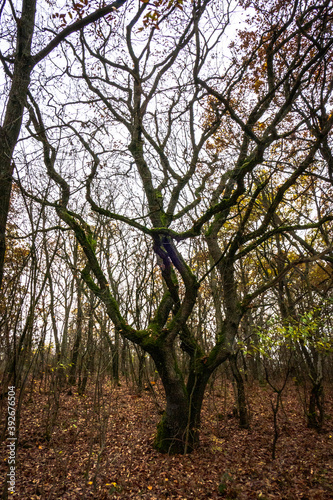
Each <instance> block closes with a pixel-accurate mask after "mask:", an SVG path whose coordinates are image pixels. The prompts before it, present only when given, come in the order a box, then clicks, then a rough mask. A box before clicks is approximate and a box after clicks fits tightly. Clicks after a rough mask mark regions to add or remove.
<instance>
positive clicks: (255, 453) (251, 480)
mask: <svg viewBox="0 0 333 500" xmlns="http://www.w3.org/2000/svg"><path fill="white" fill-rule="evenodd" d="M217 385H219V387H218V388H217ZM153 387H154V391H153V392H151V391H143V392H142V394H141V395H138V394H137V393H136V392H135V391H134V390H133V389H131V388H128V387H127V386H126V384H125V383H124V384H122V385H121V386H120V387H118V386H117V387H114V386H111V385H109V386H107V385H104V386H103V391H102V390H101V387H100V386H96V387H95V388H94V387H93V388H90V389H89V390H88V391H87V395H86V396H83V397H80V396H78V395H77V394H76V393H75V392H73V394H72V395H69V394H68V391H67V390H66V391H64V392H63V393H62V394H61V395H60V400H59V409H58V411H57V402H56V401H55V400H54V395H52V394H44V393H43V390H42V389H41V388H40V387H39V383H38V382H37V383H35V385H32V386H30V387H28V388H27V389H26V391H25V396H24V399H23V404H22V411H21V422H20V441H19V446H18V449H17V456H16V488H15V491H16V493H15V494H14V495H9V498H14V497H16V498H19V499H22V500H25V499H58V498H62V499H90V498H92V499H100V500H103V499H124V500H126V499H147V500H148V499H149V500H154V499H155V500H163V499H178V500H186V499H198V500H201V499H219V498H235V499H240V500H246V499H260V500H265V499H266V500H268V499H285V500H296V499H303V500H312V499H318V500H326V499H327V500H328V499H333V395H332V391H331V392H330V391H329V389H328V388H327V390H326V403H325V413H326V420H325V425H324V429H323V430H322V432H321V433H317V432H316V431H314V430H311V429H308V428H307V427H306V422H305V419H304V410H303V407H302V403H301V400H302V398H301V392H300V390H296V389H297V388H296V387H295V386H294V385H293V384H290V385H289V386H288V387H287V388H286V390H285V392H284V393H283V407H282V409H281V410H280V412H279V415H278V421H279V427H280V437H279V440H278V442H277V448H276V459H275V460H272V440H273V413H272V408H271V400H272V390H271V389H270V388H269V386H263V387H261V386H259V385H256V384H253V385H252V387H250V388H248V398H249V408H250V410H251V427H250V429H248V430H241V429H239V427H238V424H237V419H236V418H235V417H234V416H233V413H232V407H233V401H234V396H233V391H232V386H231V384H229V383H226V382H224V383H219V384H217V383H215V385H214V389H212V388H210V389H209V390H208V392H207V397H206V399H205V403H204V408H203V413H202V432H201V444H200V447H199V448H198V449H197V450H195V451H194V452H193V453H192V454H190V455H187V456H184V455H176V456H168V455H161V454H159V453H157V452H156V451H154V449H153V447H152V441H153V436H154V433H155V430H156V425H157V423H158V421H159V419H160V416H161V415H160V413H161V412H160V409H161V408H163V391H162V389H161V387H159V384H156V385H155V386H153ZM4 409H5V411H2V426H1V429H3V423H4V417H5V414H6V407H5V408H4ZM47 434H49V439H48V440H47V439H46V436H47ZM7 443H8V441H5V442H3V443H2V444H1V456H2V457H3V458H2V459H1V469H0V470H1V476H2V478H4V477H6V473H7V470H6V467H7V466H6V464H7V460H8V458H7V457H8V448H7ZM2 489H3V486H2ZM2 489H1V491H2ZM2 498H4V497H2Z"/></svg>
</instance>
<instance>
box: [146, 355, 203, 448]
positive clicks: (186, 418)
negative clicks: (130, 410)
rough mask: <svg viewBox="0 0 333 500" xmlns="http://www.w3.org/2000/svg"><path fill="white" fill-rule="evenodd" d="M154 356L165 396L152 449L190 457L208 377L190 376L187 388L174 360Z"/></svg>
mask: <svg viewBox="0 0 333 500" xmlns="http://www.w3.org/2000/svg"><path fill="white" fill-rule="evenodd" d="M170 354H171V353H170V352H166V351H164V352H163V353H159V355H158V356H154V360H155V364H156V367H157V369H158V372H159V374H160V376H161V379H162V383H163V387H164V390H165V396H166V409H165V412H164V413H163V415H162V418H161V421H160V422H159V424H158V426H157V433H156V437H155V441H154V446H155V448H156V449H157V450H158V451H160V452H162V453H170V454H174V453H182V454H184V453H190V452H191V451H193V449H194V448H195V446H196V445H197V444H198V442H199V428H200V413H201V407H202V402H203V397H204V392H205V388H206V385H207V381H208V379H209V375H207V376H205V377H202V376H201V377H200V379H199V378H198V377H197V376H195V375H194V374H191V373H190V376H189V379H188V383H187V386H186V385H185V383H184V379H183V376H182V374H181V373H180V371H179V370H178V368H177V364H176V361H175V358H174V356H171V355H170Z"/></svg>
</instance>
